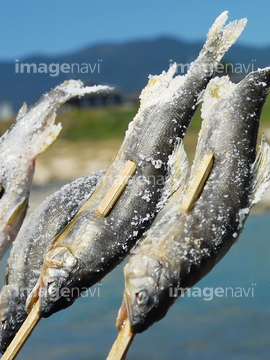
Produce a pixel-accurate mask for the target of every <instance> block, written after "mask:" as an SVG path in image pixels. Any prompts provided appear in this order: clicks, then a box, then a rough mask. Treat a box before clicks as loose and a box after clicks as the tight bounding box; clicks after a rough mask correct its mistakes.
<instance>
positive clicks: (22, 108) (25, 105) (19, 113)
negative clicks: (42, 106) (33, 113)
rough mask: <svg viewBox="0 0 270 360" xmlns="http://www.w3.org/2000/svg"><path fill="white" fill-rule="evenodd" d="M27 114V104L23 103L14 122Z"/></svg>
mask: <svg viewBox="0 0 270 360" xmlns="http://www.w3.org/2000/svg"><path fill="white" fill-rule="evenodd" d="M26 112H27V104H26V103H25V102H24V103H23V106H22V107H21V108H20V110H19V112H18V115H17V118H16V120H17V121H18V120H19V119H20V118H22V117H23V116H24V115H25V114H26Z"/></svg>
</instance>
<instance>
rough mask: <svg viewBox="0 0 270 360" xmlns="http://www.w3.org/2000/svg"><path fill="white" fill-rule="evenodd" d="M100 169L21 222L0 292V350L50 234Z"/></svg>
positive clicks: (20, 314)
mask: <svg viewBox="0 0 270 360" xmlns="http://www.w3.org/2000/svg"><path fill="white" fill-rule="evenodd" d="M103 173H104V171H100V172H98V173H96V174H93V175H90V176H88V177H86V178H79V179H77V180H75V181H73V182H71V183H70V184H67V185H64V186H63V187H62V188H61V189H60V190H58V191H56V192H55V193H54V194H53V195H51V196H50V197H49V198H47V199H46V200H45V201H44V202H43V203H42V204H41V205H39V206H38V208H37V209H36V210H35V211H34V212H33V213H32V214H31V215H30V216H29V218H28V219H27V220H25V222H24V223H23V225H22V227H21V229H20V231H19V233H18V236H17V238H16V240H15V241H14V243H13V247H12V249H11V253H10V257H9V259H8V266H7V271H6V285H5V286H4V287H3V288H2V290H1V292H0V351H1V352H2V353H4V352H5V350H6V348H7V346H8V345H9V344H10V342H11V341H12V339H13V337H14V336H15V334H16V332H17V331H18V330H19V328H20V327H21V325H22V323H23V322H24V320H25V318H26V316H27V312H26V311H25V302H26V298H27V295H28V294H29V293H30V291H31V290H32V289H33V287H34V286H35V284H36V282H37V280H38V278H39V275H40V271H41V268H42V264H43V253H44V252H45V250H46V248H47V246H48V244H49V242H50V241H51V238H52V237H54V236H55V235H56V234H58V233H59V232H60V231H61V230H62V229H63V227H64V226H65V225H66V224H67V223H68V222H69V221H71V220H72V218H73V217H74V216H75V214H76V213H77V212H78V210H79V209H80V207H81V206H82V204H83V203H84V202H85V201H86V200H87V199H88V198H89V196H91V194H92V193H93V191H94V189H95V187H96V184H97V183H98V181H99V180H100V179H101V177H102V175H103Z"/></svg>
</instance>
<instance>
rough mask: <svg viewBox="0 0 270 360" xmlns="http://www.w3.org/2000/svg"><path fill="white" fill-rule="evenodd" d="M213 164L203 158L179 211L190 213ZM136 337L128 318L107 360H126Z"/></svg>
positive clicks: (208, 156) (211, 157)
mask: <svg viewBox="0 0 270 360" xmlns="http://www.w3.org/2000/svg"><path fill="white" fill-rule="evenodd" d="M213 163H214V155H213V154H206V155H204V156H203V158H202V160H201V164H200V166H199V169H198V171H197V172H196V174H195V176H194V178H193V181H192V182H191V184H190V185H189V187H188V189H187V192H186V196H185V198H184V199H183V200H182V202H181V205H180V207H179V210H183V211H185V212H189V211H190V210H191V209H192V207H193V206H194V204H195V202H196V200H197V199H198V198H199V196H200V194H201V192H202V189H203V187H204V185H205V182H206V180H207V178H208V176H209V174H210V172H211V169H212V166H213ZM134 337H135V334H133V333H132V332H131V331H130V326H129V320H128V317H127V318H126V320H125V323H124V325H123V327H122V328H121V330H120V331H119V334H118V336H117V338H116V340H115V342H114V344H113V346H112V348H111V350H110V353H109V355H108V357H107V359H106V360H125V358H126V354H127V352H128V349H129V347H130V345H131V343H132V341H133V339H134Z"/></svg>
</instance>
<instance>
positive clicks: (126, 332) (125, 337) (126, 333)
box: [106, 318, 135, 360]
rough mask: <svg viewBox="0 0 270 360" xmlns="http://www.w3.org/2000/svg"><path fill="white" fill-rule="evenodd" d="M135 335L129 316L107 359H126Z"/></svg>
mask: <svg viewBox="0 0 270 360" xmlns="http://www.w3.org/2000/svg"><path fill="white" fill-rule="evenodd" d="M134 337H135V334H132V332H131V331H130V326H129V320H128V318H127V319H126V320H125V323H124V325H123V327H122V329H121V331H120V332H119V334H118V336H117V339H116V341H115V342H114V344H113V346H112V348H111V351H110V353H109V355H108V357H107V359H106V360H116V359H117V360H118V359H119V360H124V359H125V357H126V354H127V352H128V349H129V347H130V345H131V343H132V341H133V339H134Z"/></svg>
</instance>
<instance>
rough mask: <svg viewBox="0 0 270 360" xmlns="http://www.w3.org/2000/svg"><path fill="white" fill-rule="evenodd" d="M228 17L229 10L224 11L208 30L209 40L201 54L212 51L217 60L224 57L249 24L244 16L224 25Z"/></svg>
mask: <svg viewBox="0 0 270 360" xmlns="http://www.w3.org/2000/svg"><path fill="white" fill-rule="evenodd" d="M227 18H228V11H224V12H223V13H222V14H220V15H219V17H218V18H217V19H216V20H215V22H214V24H213V25H212V26H211V28H210V30H209V32H208V35H207V40H206V42H205V44H204V47H203V49H202V51H201V54H204V53H206V52H210V53H212V54H213V55H214V57H215V59H216V61H217V62H219V61H220V60H221V59H222V57H223V56H224V54H225V53H226V52H227V51H228V50H229V48H230V47H231V46H232V45H233V44H234V43H235V42H236V40H237V39H238V37H239V36H240V35H241V33H242V31H243V29H244V28H245V26H246V24H247V19H246V18H243V19H240V20H238V21H237V20H235V21H233V22H230V23H229V24H228V25H226V26H225V27H224V24H225V22H226V20H227Z"/></svg>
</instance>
